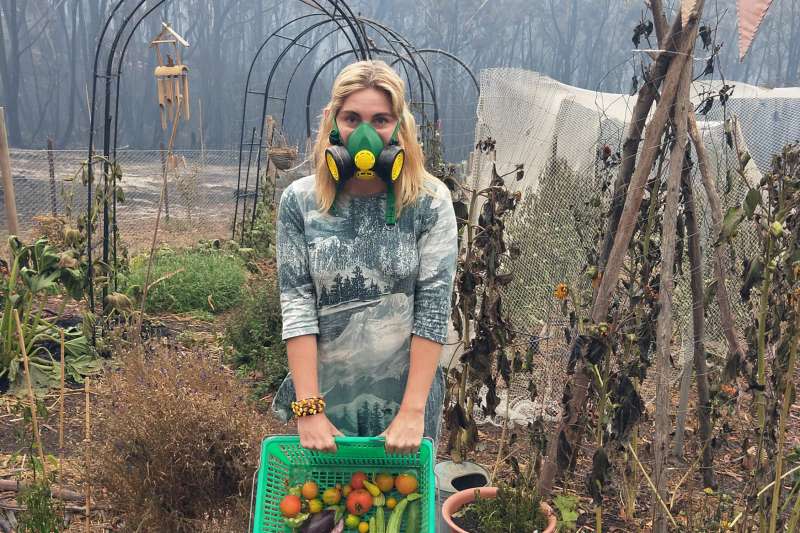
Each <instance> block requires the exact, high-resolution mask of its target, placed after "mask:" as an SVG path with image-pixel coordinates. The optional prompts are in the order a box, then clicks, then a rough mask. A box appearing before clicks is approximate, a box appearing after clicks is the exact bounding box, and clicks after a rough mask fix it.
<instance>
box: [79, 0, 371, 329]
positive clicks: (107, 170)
mask: <svg viewBox="0 0 800 533" xmlns="http://www.w3.org/2000/svg"><path fill="white" fill-rule="evenodd" d="M171 1H172V0H157V2H156V4H154V5H152V6H151V7H150V8H149V9H147V11H146V12H145V13H144V14H143V15H142V16H141V17H139V19H138V20H137V21H136V23H135V24H134V25H133V27H132V29H131V31H130V33H129V34H128V37H127V39H126V41H125V44H124V45H123V47H122V51H121V53H120V55H119V57H117V47H118V45H119V43H120V40H121V39H122V36H123V35H124V33H125V30H126V29H127V27H128V25H129V23H130V22H131V20H132V19H133V18H134V16H135V15H136V13H137V12H138V11H139V9H140V8H141V7H142V6H143V5H145V3H146V2H147V0H133V2H129V0H117V1H116V2H115V3H114V4H113V7H112V8H111V11H110V12H109V14H108V16H107V17H106V19H105V21H104V23H103V27H102V29H101V31H100V35H99V38H98V40H97V45H96V47H95V54H94V62H93V66H92V91H91V98H90V102H89V139H88V163H87V207H86V218H87V225H86V228H87V229H86V253H87V259H88V268H87V272H86V284H87V293H88V299H89V305H90V307H91V309H92V310H95V293H94V282H95V265H94V258H93V242H92V239H93V237H94V235H93V233H94V228H93V220H94V213H93V206H92V200H93V193H94V190H93V189H94V183H95V172H94V161H95V158H96V155H95V135H96V125H97V118H98V116H97V111H98V106H97V103H98V94H97V89H98V87H97V85H98V80H99V79H100V78H103V79H105V93H104V94H105V99H104V108H103V156H102V160H103V190H104V191H105V192H104V194H103V252H102V257H103V265H104V267H103V268H104V269H107V270H110V271H111V273H112V274H113V275H114V276H115V275H116V272H115V271H116V256H117V239H116V228H117V220H116V195H115V194H113V192H112V194H111V197H112V204H111V205H109V194H108V191H109V175H110V174H113V172H111V170H112V167H113V166H115V165H116V146H117V133H118V124H117V122H116V121H117V113H118V111H119V85H120V79H121V77H122V72H123V66H124V61H123V60H124V56H125V53H126V52H127V48H128V45H129V44H130V41H131V39H132V37H133V35H134V34H135V32H136V30H137V29H138V28H139V26H140V25H141V23H142V22H143V21H144V20H145V19H147V17H149V16H150V15H151V14H152V13H153V12H154V11H156V10H157V9H158V8H159V7H161V6H162V5H164V4H165V3H167V2H171ZM299 1H302V2H303V3H304V4H306V5H308V4H309V3H313V7H315V8H317V9H318V10H319V11H322V13H323V14H325V15H327V16H328V17H329V18H331V19H340V20H337V21H336V23H337V25H339V27H340V29H341V31H342V33H344V35H345V38H346V39H347V40H348V41H349V42H350V43H351V44H353V47H354V48H357V49H358V50H359V51H360V53H362V54H363V55H364V57H365V58H366V57H369V54H370V51H369V48H368V46H367V45H366V42H367V39H366V34H365V33H364V31H363V28H361V27H359V26H358V25H357V24H355V23H354V22H353V21H355V20H356V17H355V15H354V14H353V11H352V9H351V8H350V6H349V5H348V4H347V2H345V1H344V0H326V2H319V1H317V0H299ZM126 2H127V3H130V4H132V5H133V4H135V5H134V7H133V8H132V9H131V10H130V11H129V12H128V13H127V14H126V15H125V17H124V19H123V20H122V22H121V23H120V26H119V27H118V28H116V32H115V33H114V37H113V40H112V41H111V46H110V49H109V52H108V54H107V56H106V62H105V63H106V68H105V73H104V74H101V73H100V71H99V66H100V56H101V51H102V49H103V47H104V45H106V38H107V34H108V33H109V29H110V28H111V24H112V22H113V21H114V20H115V19H116V18H117V15H118V13H119V12H120V10H121V9H122V8H123V7H124V6H125V5H126ZM326 5H329V6H331V8H332V9H330V10H329V9H326V7H325V6H326ZM337 15H338V16H337ZM342 22H344V23H346V24H345V25H342ZM345 26H347V27H348V28H349V30H350V31H349V32H348V31H347V30H346V29H345ZM115 60H116V61H117V69H116V74H115V73H114V61H115ZM114 79H116V90H115V91H114V93H113V94H112V90H111V83H112V80H114ZM112 107H113V109H114V114H113V115H112V113H111V109H112ZM112 128H113V137H112ZM112 139H113V141H112ZM112 143H113V144H112ZM112 187H116V184H112ZM110 228H114V229H113V231H114V235H115V237H114V238H113V239H112V238H110V235H109V229H110ZM112 247H113V250H112ZM109 255H112V257H113V264H112V265H111V266H109V261H108V260H109ZM107 292H108V284H105V285H104V286H103V296H104V297H105V296H106V295H107ZM92 337H93V338H94V336H92Z"/></svg>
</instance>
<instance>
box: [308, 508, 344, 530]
mask: <svg viewBox="0 0 800 533" xmlns="http://www.w3.org/2000/svg"><path fill="white" fill-rule="evenodd" d="M335 526H336V511H334V510H332V509H328V510H325V511H322V512H321V513H317V514H314V515H312V516H311V518H309V519H308V520H306V521H305V522H304V523H303V527H301V528H300V533H331V532H332V531H333V528H334V527H335Z"/></svg>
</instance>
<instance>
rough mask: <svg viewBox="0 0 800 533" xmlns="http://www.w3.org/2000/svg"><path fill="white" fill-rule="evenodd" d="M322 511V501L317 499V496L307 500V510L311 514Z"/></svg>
mask: <svg viewBox="0 0 800 533" xmlns="http://www.w3.org/2000/svg"><path fill="white" fill-rule="evenodd" d="M321 511H322V502H321V501H319V500H318V499H317V498H314V499H313V500H308V512H309V513H311V514H316V513H319V512H321Z"/></svg>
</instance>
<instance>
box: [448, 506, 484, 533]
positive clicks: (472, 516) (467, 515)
mask: <svg viewBox="0 0 800 533" xmlns="http://www.w3.org/2000/svg"><path fill="white" fill-rule="evenodd" d="M453 522H455V524H456V525H457V526H458V527H460V528H461V529H463V530H464V531H473V532H474V533H481V532H480V531H479V529H478V528H479V527H480V525H481V524H480V520H479V519H478V513H476V512H475V510H474V509H473V508H472V505H468V506H467V508H466V509H465V510H464V514H462V515H460V516H454V517H453Z"/></svg>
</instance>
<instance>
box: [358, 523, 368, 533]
mask: <svg viewBox="0 0 800 533" xmlns="http://www.w3.org/2000/svg"><path fill="white" fill-rule="evenodd" d="M358 533H369V523H368V522H361V523H360V524H358Z"/></svg>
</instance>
